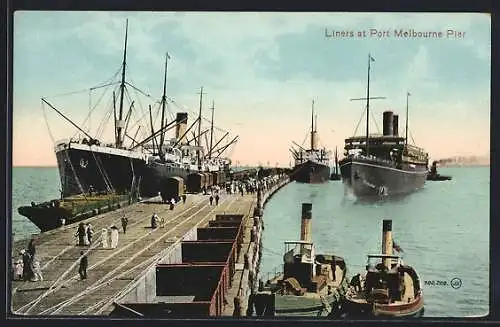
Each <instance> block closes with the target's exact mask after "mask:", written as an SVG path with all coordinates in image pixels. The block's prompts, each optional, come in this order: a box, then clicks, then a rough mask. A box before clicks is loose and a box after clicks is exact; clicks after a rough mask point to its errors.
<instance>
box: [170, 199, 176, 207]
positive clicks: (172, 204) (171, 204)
mask: <svg viewBox="0 0 500 327" xmlns="http://www.w3.org/2000/svg"><path fill="white" fill-rule="evenodd" d="M174 207H175V199H174V198H171V199H170V210H174Z"/></svg>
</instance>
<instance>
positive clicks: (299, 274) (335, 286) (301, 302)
mask: <svg viewBox="0 0 500 327" xmlns="http://www.w3.org/2000/svg"><path fill="white" fill-rule="evenodd" d="M311 209H312V205H311V204H310V203H303V204H302V227H301V239H300V241H288V242H285V254H284V256H283V272H280V273H277V274H276V276H275V277H273V278H271V279H269V280H268V281H267V283H266V284H265V285H260V286H259V291H258V292H257V293H256V294H255V295H253V296H251V297H250V300H249V302H250V303H249V307H252V306H255V311H256V314H257V316H317V317H320V316H323V317H335V316H340V307H341V303H342V301H343V298H344V294H345V292H346V291H347V287H348V283H347V276H346V275H347V269H346V264H345V262H344V259H343V258H341V257H338V256H335V255H331V254H330V255H325V254H316V252H315V247H314V243H313V242H312V235H311V231H312V228H311Z"/></svg>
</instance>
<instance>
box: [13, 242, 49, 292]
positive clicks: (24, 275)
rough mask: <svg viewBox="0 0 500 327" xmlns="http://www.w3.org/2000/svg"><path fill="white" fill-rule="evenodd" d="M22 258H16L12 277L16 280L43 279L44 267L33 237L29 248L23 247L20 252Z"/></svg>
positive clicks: (33, 280)
mask: <svg viewBox="0 0 500 327" xmlns="http://www.w3.org/2000/svg"><path fill="white" fill-rule="evenodd" d="M19 255H20V256H21V258H20V259H18V260H16V262H15V263H14V265H13V267H12V274H13V276H12V278H13V279H14V280H23V281H32V282H36V281H42V280H43V276H42V269H41V266H40V260H38V257H37V256H36V246H35V239H34V238H32V239H31V240H30V242H29V244H28V248H27V249H22V250H21V251H20V252H19Z"/></svg>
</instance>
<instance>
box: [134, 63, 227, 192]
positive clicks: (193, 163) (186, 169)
mask: <svg viewBox="0 0 500 327" xmlns="http://www.w3.org/2000/svg"><path fill="white" fill-rule="evenodd" d="M168 59H170V56H169V54H168V53H167V54H166V58H165V75H164V83H163V95H162V98H161V108H162V115H161V127H160V131H163V132H162V133H160V135H159V138H160V139H159V141H158V140H155V139H153V143H152V150H153V155H151V156H150V157H149V159H148V161H147V163H146V169H145V171H144V176H143V178H144V181H143V183H144V184H145V185H147V187H144V188H142V195H144V196H155V195H158V192H163V191H164V187H165V185H167V182H166V181H167V179H169V178H171V177H181V178H182V179H183V180H184V181H185V182H186V181H187V180H188V176H189V175H192V174H200V173H204V172H205V173H207V174H215V176H219V178H217V179H219V181H215V183H214V184H218V183H219V182H220V181H221V180H223V179H224V177H225V175H226V174H228V171H229V166H230V164H231V161H230V160H229V159H228V158H219V157H220V155H221V154H222V153H223V152H224V150H226V149H227V148H228V147H229V146H230V145H231V144H234V143H235V142H236V140H237V137H236V138H234V139H233V140H232V141H231V142H230V143H229V144H227V145H225V146H224V147H222V149H221V148H219V149H218V150H217V152H218V154H217V156H212V154H215V151H214V149H215V146H217V145H219V143H220V142H217V143H216V144H215V146H214V145H213V135H214V133H213V130H214V125H213V123H214V121H213V116H214V115H213V113H214V109H215V108H214V105H213V103H212V108H211V109H212V119H211V125H210V129H207V130H205V131H204V132H202V131H201V121H202V115H201V109H202V99H203V94H204V93H203V87H202V88H201V91H200V108H199V115H198V118H197V119H196V120H195V121H194V122H193V123H192V124H191V126H190V127H189V128H187V121H188V114H187V113H186V112H179V113H177V116H176V119H175V137H174V138H171V139H170V140H166V139H165V132H166V131H167V130H168V129H167V130H165V129H166V128H171V125H172V123H170V124H167V122H166V116H165V107H166V101H167V95H166V85H167V67H168ZM150 115H151V113H150ZM195 125H197V126H198V133H197V136H196V134H194V135H193V138H192V139H191V140H188V139H187V134H188V133H189V131H190V130H191V129H192V128H193V127H194V126H195ZM207 132H210V144H207V147H208V153H207V154H205V151H204V147H203V146H201V136H202V135H204V134H205V135H206V133H207ZM151 133H152V134H153V135H154V130H153V127H152V126H151ZM227 135H228V133H227V134H226V135H225V136H227ZM225 136H224V137H225ZM155 141H156V144H157V146H156V147H155V146H154V145H155ZM220 141H222V139H221V140H220ZM191 142H195V144H194V145H192V144H191ZM212 179H213V178H212Z"/></svg>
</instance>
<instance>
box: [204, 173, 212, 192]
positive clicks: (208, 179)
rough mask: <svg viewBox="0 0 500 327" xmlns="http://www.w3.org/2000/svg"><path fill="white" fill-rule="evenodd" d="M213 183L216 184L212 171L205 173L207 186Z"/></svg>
mask: <svg viewBox="0 0 500 327" xmlns="http://www.w3.org/2000/svg"><path fill="white" fill-rule="evenodd" d="M212 185H214V183H213V177H212V173H205V187H206V188H209V187H210V186H212Z"/></svg>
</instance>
